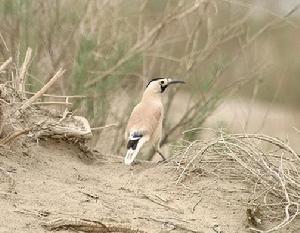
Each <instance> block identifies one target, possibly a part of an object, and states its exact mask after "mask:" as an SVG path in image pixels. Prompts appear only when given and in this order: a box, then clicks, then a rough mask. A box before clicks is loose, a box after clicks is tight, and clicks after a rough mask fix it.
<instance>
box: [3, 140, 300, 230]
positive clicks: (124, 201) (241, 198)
mask: <svg viewBox="0 0 300 233" xmlns="http://www.w3.org/2000/svg"><path fill="white" fill-rule="evenodd" d="M22 150H23V151H24V152H23V153H11V152H7V151H6V152H5V151H4V150H3V151H2V150H1V154H0V167H2V168H3V169H4V170H5V171H7V172H8V173H9V174H11V176H12V177H13V179H14V180H15V182H16V184H15V193H14V192H13V193H11V194H6V190H7V188H8V187H7V186H8V182H7V181H8V180H7V179H6V178H5V176H3V175H2V176H1V174H0V190H1V192H0V207H1V211H0V232H1V233H2V232H7V233H8V232H10V233H11V232H30V233H35V232H47V231H46V230H45V229H43V228H42V227H41V223H42V222H45V221H49V220H53V219H56V218H58V217H63V218H73V217H79V218H86V219H91V220H100V221H102V222H103V223H105V224H107V225H113V226H125V227H128V228H131V229H139V230H143V231H144V232H204V233H210V232H211V233H214V232H229V233H235V232H239V233H241V232H248V231H247V230H246V228H245V226H246V225H247V223H246V215H245V210H246V207H245V203H246V202H247V198H248V196H249V191H248V189H249V187H245V186H244V185H243V184H240V183H239V182H237V181H226V180H222V179H220V178H219V179H217V178H213V177H203V176H202V177H194V178H191V179H189V180H186V181H185V182H184V183H183V184H182V185H180V184H179V185H176V184H175V179H176V177H177V174H176V173H175V171H174V169H173V168H172V167H171V165H166V164H164V165H157V164H152V163H143V164H137V165H135V166H133V167H128V166H125V165H123V164H122V163H121V159H120V158H113V157H108V158H100V157H99V159H97V161H94V162H92V163H91V162H86V161H87V160H86V159H84V156H85V155H84V154H82V152H80V151H79V150H77V149H76V148H75V146H74V145H69V144H66V143H64V142H60V143H57V142H54V141H51V140H50V141H49V140H48V141H46V142H45V141H44V142H40V144H39V145H32V146H30V147H28V148H27V149H24V148H23V149H22ZM217 226H218V227H217ZM291 227H292V228H290V229H285V230H284V231H282V232H291V233H292V232H293V233H296V232H300V223H299V220H297V221H296V222H295V224H293V225H292V226H291ZM220 230H222V231H220ZM62 232H64V231H62ZM65 232H69V231H65Z"/></svg>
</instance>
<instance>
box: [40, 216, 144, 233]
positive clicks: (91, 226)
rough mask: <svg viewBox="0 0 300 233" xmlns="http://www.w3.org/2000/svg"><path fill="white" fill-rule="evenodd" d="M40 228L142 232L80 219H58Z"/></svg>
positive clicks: (43, 224) (117, 232)
mask: <svg viewBox="0 0 300 233" xmlns="http://www.w3.org/2000/svg"><path fill="white" fill-rule="evenodd" d="M42 226H43V227H44V228H46V229H47V230H49V231H58V230H72V231H76V232H78V231H80V232H88V233H91V232H94V233H109V232H115V233H143V232H142V231H139V230H132V229H130V228H127V227H118V226H107V225H105V224H103V223H102V222H100V221H92V220H88V219H81V218H73V219H63V218H58V219H55V220H52V221H49V222H45V223H42Z"/></svg>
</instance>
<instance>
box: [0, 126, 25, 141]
mask: <svg viewBox="0 0 300 233" xmlns="http://www.w3.org/2000/svg"><path fill="white" fill-rule="evenodd" d="M29 131H30V129H24V130H19V131H16V132H12V133H10V134H9V135H8V136H6V137H5V138H3V139H1V140H0V145H6V144H8V143H9V142H11V141H12V140H14V139H16V138H17V137H19V136H21V135H23V134H26V133H28V132H29Z"/></svg>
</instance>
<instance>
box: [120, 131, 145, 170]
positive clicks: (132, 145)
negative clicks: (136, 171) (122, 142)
mask: <svg viewBox="0 0 300 233" xmlns="http://www.w3.org/2000/svg"><path fill="white" fill-rule="evenodd" d="M144 143H145V140H144V138H143V135H141V134H136V133H134V134H132V135H130V137H129V140H128V143H127V153H126V155H125V160H124V162H125V164H126V165H130V164H131V163H132V162H133V161H134V159H135V157H136V156H137V154H138V153H139V151H140V149H141V147H142V145H143V144H144Z"/></svg>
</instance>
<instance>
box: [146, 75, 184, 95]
mask: <svg viewBox="0 0 300 233" xmlns="http://www.w3.org/2000/svg"><path fill="white" fill-rule="evenodd" d="M183 83H185V82H184V81H179V80H173V79H170V78H154V79H152V80H150V81H149V83H148V84H147V86H146V90H151V91H153V92H154V93H163V92H164V91H165V90H166V88H167V87H168V86H169V85H171V84H183Z"/></svg>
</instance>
